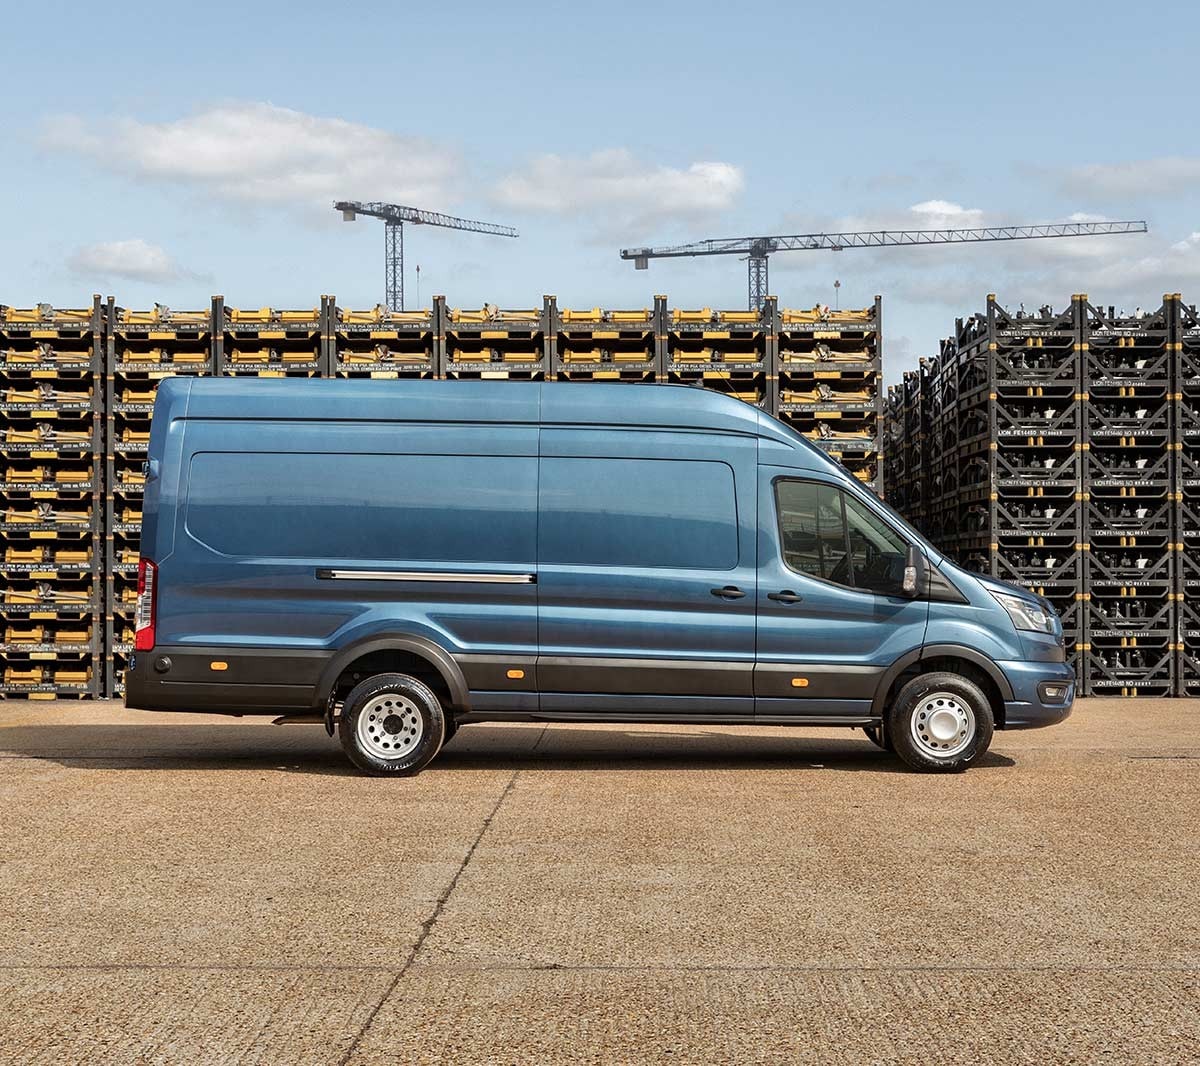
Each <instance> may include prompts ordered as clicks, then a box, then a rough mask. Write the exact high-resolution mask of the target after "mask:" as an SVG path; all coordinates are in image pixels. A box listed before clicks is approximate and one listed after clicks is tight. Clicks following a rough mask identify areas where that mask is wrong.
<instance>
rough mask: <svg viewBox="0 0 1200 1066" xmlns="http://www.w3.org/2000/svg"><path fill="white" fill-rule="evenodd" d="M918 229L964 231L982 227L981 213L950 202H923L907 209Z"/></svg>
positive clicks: (975, 209) (976, 209)
mask: <svg viewBox="0 0 1200 1066" xmlns="http://www.w3.org/2000/svg"><path fill="white" fill-rule="evenodd" d="M908 210H909V213H910V214H911V215H912V216H913V218H914V221H915V222H916V223H917V225H918V227H919V228H920V229H965V228H971V227H974V226H982V225H985V223H984V220H983V219H984V216H983V211H981V210H980V209H979V208H978V207H963V206H962V204H956V203H952V202H951V201H950V200H923V201H922V202H921V203H919V204H913V205H912V207H910V208H909V209H908Z"/></svg>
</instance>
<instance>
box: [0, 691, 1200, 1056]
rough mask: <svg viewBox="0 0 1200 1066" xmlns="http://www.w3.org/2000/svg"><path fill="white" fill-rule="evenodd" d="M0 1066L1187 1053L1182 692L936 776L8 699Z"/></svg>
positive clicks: (1190, 856)
mask: <svg viewBox="0 0 1200 1066" xmlns="http://www.w3.org/2000/svg"><path fill="white" fill-rule="evenodd" d="M0 754H2V755H3V762H2V766H3V770H2V772H0V809H2V810H3V811H4V832H3V833H2V834H0V899H2V900H3V906H2V912H0V913H2V917H0V1002H3V1004H4V1010H3V1011H2V1012H0V1061H3V1062H5V1063H8V1062H25V1061H35V1060H36V1061H45V1062H56V1063H58V1062H88V1063H95V1062H104V1061H114V1062H134V1061H136V1062H143V1061H145V1062H188V1063H196V1062H304V1063H322V1062H329V1063H339V1062H386V1061H442V1062H454V1063H471V1062H489V1063H493V1062H536V1061H553V1062H576V1061H579V1062H608V1061H612V1062H656V1061H670V1062H701V1061H703V1062H740V1061H752V1062H838V1063H859V1062H894V1061H903V1062H914V1063H915V1062H921V1063H928V1062H949V1061H968V1062H970V1061H974V1062H980V1063H983V1062H987V1063H991V1062H1004V1061H1039V1062H1064V1061H1069V1062H1096V1061H1105V1062H1136V1063H1150V1062H1163V1063H1179V1062H1186V1061H1195V1060H1196V1059H1197V1057H1198V1056H1200V891H1198V884H1197V855H1200V701H1187V700H1162V701H1153V700H1132V701H1130V700H1111V701H1108V700H1089V701H1084V702H1082V703H1080V704H1079V705H1078V706H1077V708H1076V711H1075V714H1074V716H1073V717H1072V718H1071V719H1070V720H1069V721H1068V722H1067V723H1066V724H1065V725H1064V726H1061V727H1059V728H1057V729H1050V730H1044V731H1039V732H1030V733H1008V734H1003V733H1001V734H997V737H996V741H995V744H994V746H993V749H992V751H991V752H990V753H989V754H988V756H987V757H986V758H985V759H984V761H983V762H982V764H980V765H979V766H977V767H975V768H973V769H972V770H970V771H968V772H967V773H966V774H965V775H962V776H958V777H931V776H922V775H918V774H914V773H910V772H908V771H906V770H905V769H904V768H903V767H902V766H901V764H900V763H899V761H898V760H896V759H894V758H892V757H891V756H888V755H886V754H884V753H882V752H880V751H877V750H876V749H874V748H873V747H872V746H871V745H870V744H869V743H868V742H867V741H866V740H865V739H864V738H863V736H862V734H861V733H858V732H854V733H851V732H843V731H834V730H829V731H822V732H805V731H794V732H789V731H787V730H784V729H778V728H753V729H750V728H745V729H736V728H732V727H722V726H711V727H668V726H641V727H636V726H618V725H610V726H552V727H549V728H546V729H543V728H542V727H541V726H537V725H525V726H497V725H483V726H474V727H469V728H464V729H463V731H462V732H461V733H460V734H459V735H458V737H456V738H455V740H454V741H453V742H452V743H451V744H450V745H449V747H447V749H446V750H445V751H444V752H443V753H442V755H441V756H439V758H438V760H437V761H436V762H434V764H433V765H432V766H431V767H430V768H429V769H428V770H427V771H425V772H424V773H423V774H422V775H421V776H419V777H417V778H415V779H410V780H375V779H369V778H364V777H360V776H358V775H356V774H355V773H353V772H352V771H351V769H350V767H349V765H348V764H347V762H346V761H345V759H344V758H343V756H342V753H341V751H340V749H339V748H338V746H337V745H336V743H335V742H334V741H330V740H328V739H327V738H326V737H325V735H324V733H323V731H322V730H321V729H320V727H319V726H292V727H272V726H270V725H267V724H260V722H256V721H250V720H247V721H238V720H222V719H214V718H201V717H191V716H169V715H151V714H144V713H140V712H127V711H125V710H124V709H122V708H121V706H120V705H119V704H115V703H108V704H104V703H99V704H91V703H79V702H71V703H53V704H46V703H43V704H37V703H8V704H4V705H0Z"/></svg>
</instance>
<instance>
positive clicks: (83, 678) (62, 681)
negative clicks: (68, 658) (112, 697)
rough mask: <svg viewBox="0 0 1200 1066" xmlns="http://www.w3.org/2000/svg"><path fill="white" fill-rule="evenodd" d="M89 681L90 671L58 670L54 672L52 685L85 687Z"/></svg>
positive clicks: (90, 677)
mask: <svg viewBox="0 0 1200 1066" xmlns="http://www.w3.org/2000/svg"><path fill="white" fill-rule="evenodd" d="M91 679H92V671H91V670H66V669H60V670H55V671H54V683H55V684H56V685H86V684H87V683H88V682H89V681H91Z"/></svg>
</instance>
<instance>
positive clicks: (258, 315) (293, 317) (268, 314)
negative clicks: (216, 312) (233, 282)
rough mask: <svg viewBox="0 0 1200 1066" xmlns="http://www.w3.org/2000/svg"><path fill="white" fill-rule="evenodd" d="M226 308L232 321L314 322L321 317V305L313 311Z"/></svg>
mask: <svg viewBox="0 0 1200 1066" xmlns="http://www.w3.org/2000/svg"><path fill="white" fill-rule="evenodd" d="M225 310H226V314H228V315H229V321H231V322H246V323H253V322H314V321H316V320H317V319H319V318H320V317H321V309H320V308H319V307H314V308H313V309H312V310H311V311H303V310H302V311H276V310H274V309H273V308H270V307H259V308H257V309H253V308H250V309H245V310H243V309H242V308H239V307H228V308H226V309H225Z"/></svg>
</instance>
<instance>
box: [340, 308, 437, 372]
mask: <svg viewBox="0 0 1200 1066" xmlns="http://www.w3.org/2000/svg"><path fill="white" fill-rule="evenodd" d="M440 306H441V301H438V304H437V305H435V308H427V309H426V310H424V311H389V310H388V309H387V308H385V307H384V306H383V305H382V304H378V305H376V306H375V307H373V308H371V309H370V310H369V311H352V310H349V309H347V308H343V307H338V306H336V303H334V302H333V301H332V299H331V298H330V299H329V305H328V310H327V315H328V318H327V324H328V327H329V334H330V335H329V337H328V339H327V346H328V347H329V349H330V351H331V359H332V361H331V364H330V366H331V368H332V373H333V376H334V377H338V378H432V377H435V376H436V374H437V368H438V357H437V343H436V341H437V336H438V317H437V313H436V311H437V310H438V309H439V308H440Z"/></svg>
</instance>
